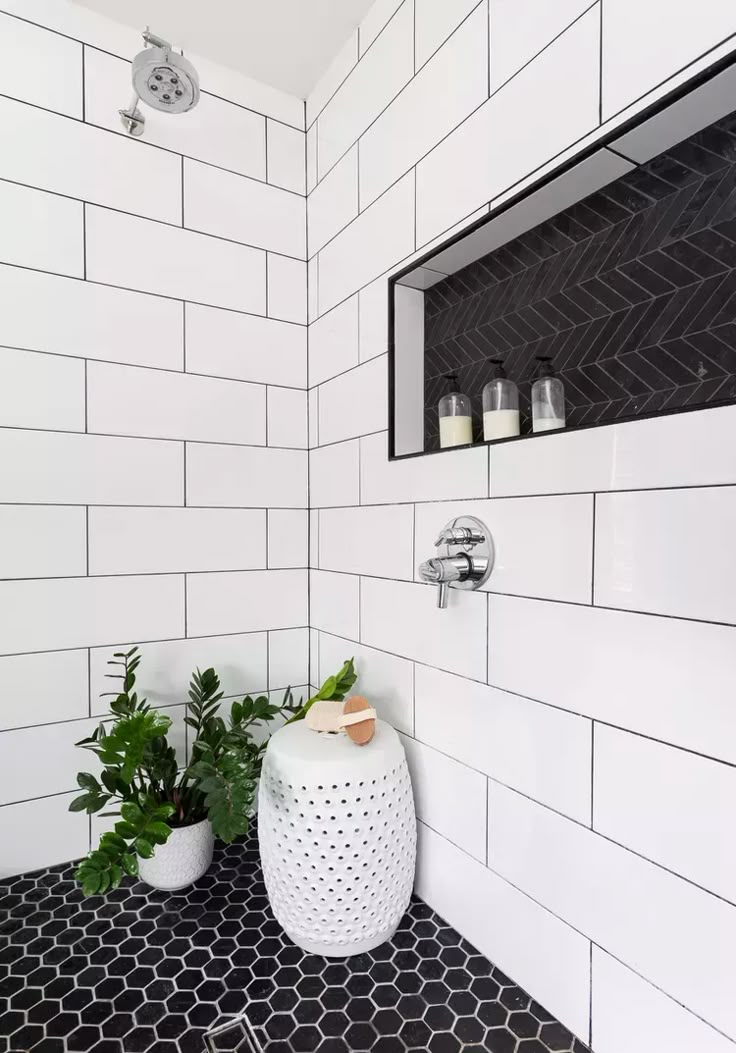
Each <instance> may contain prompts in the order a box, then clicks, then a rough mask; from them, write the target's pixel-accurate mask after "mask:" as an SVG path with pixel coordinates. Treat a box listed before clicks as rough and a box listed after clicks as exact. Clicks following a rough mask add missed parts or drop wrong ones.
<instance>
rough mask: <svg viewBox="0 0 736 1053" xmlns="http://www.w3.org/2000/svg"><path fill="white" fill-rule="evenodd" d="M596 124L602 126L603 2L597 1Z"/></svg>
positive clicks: (601, 0)
mask: <svg viewBox="0 0 736 1053" xmlns="http://www.w3.org/2000/svg"><path fill="white" fill-rule="evenodd" d="M598 11H599V21H598V48H599V50H598V123H599V124H603V85H604V83H605V82H604V79H603V54H604V52H603V0H598Z"/></svg>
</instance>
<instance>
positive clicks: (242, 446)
mask: <svg viewBox="0 0 736 1053" xmlns="http://www.w3.org/2000/svg"><path fill="white" fill-rule="evenodd" d="M84 361H85V362H86V359H85V360H84ZM183 375H184V374H182V373H180V374H179V376H183ZM197 375H198V374H192V373H189V374H187V376H197ZM259 386H261V387H266V386H267V385H265V384H263V385H259ZM289 390H294V391H301V390H302V389H301V388H293V389H289ZM4 431H17V432H23V433H24V434H26V433H28V432H38V433H39V434H41V435H84V434H87V435H89V436H90V437H93V436H94V437H97V438H100V439H132V440H134V441H138V442H173V443H182V442H188V443H191V445H192V446H227V447H228V448H231V449H236V450H289V451H290V452H291V453H302V454H307V453H308V452H309V451H308V450H306V449H304V448H303V447H301V446H267V445H266V443H265V442H228V441H223V440H218V439H192V438H188V437H187V436H186V435H179V436H171V435H124V434H123V433H122V432H113V431H90V432H81V431H74V430H73V429H71V428H19V427H18V426H17V425H14V424H0V433H2V432H4ZM333 445H335V444H333ZM3 503H6V502H3V501H0V504H3ZM7 503H9V504H10V503H14V502H7ZM31 503H33V502H31ZM246 507H249V506H246ZM287 507H290V506H287Z"/></svg>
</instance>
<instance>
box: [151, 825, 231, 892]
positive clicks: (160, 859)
mask: <svg viewBox="0 0 736 1053" xmlns="http://www.w3.org/2000/svg"><path fill="white" fill-rule="evenodd" d="M214 847H215V835H214V834H213V833H212V827H211V826H210V821H209V819H203V820H202V821H201V822H200V823H194V824H193V825H192V826H177V827H175V828H174V829H173V830H172V831H171V836H170V837H169V840H168V841H167V842H166V844H165V845H156V851H155V852H154V853H153V856H152V857H151V858H150V859H139V860H138V873H139V875H140V878H141V880H142V881H145V882H146V884H147V885H151V886H152V887H153V888H160V889H164V890H165V891H167V892H172V891H174V890H175V889H179V888H186V887H187V885H191V884H193V883H194V882H195V881H199V879H200V878H201V877H202V875H203V874H206V873H207V871H208V870H209V868H210V864H211V862H212V853H213V851H214Z"/></svg>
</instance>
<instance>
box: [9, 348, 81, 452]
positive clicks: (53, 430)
mask: <svg viewBox="0 0 736 1053" xmlns="http://www.w3.org/2000/svg"><path fill="white" fill-rule="evenodd" d="M82 361H83V362H84V434H85V435H88V434H89V385H88V372H89V371H88V368H87V359H86V358H84V359H82ZM0 430H2V431H6V430H8V429H7V427H6V425H0ZM18 430H19V431H21V430H22V431H24V432H25V431H32V430H35V429H31V428H28V429H26V428H23V429H18ZM38 430H39V431H40V430H42V429H38ZM43 430H44V431H45V430H46V429H43ZM48 431H49V433H50V434H52V435H53V434H56V433H57V430H56V429H55V428H49V429H48ZM65 434H66V433H65ZM72 434H75V435H76V434H82V433H81V432H72Z"/></svg>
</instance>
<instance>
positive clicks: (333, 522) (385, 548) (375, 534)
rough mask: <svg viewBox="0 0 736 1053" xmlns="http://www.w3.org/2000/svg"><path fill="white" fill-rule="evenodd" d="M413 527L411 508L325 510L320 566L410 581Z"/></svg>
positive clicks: (381, 506)
mask: <svg viewBox="0 0 736 1053" xmlns="http://www.w3.org/2000/svg"><path fill="white" fill-rule="evenodd" d="M413 526H414V508H413V507H412V505H371V506H368V507H366V506H364V507H362V508H325V509H323V510H322V511H321V512H320V516H319V565H320V567H321V568H322V569H323V570H341V571H345V572H347V573H350V574H371V575H373V576H375V577H378V578H402V579H404V580H405V581H411V580H412V579H413V577H414V568H413V556H414V551H413V540H412V533H413Z"/></svg>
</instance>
